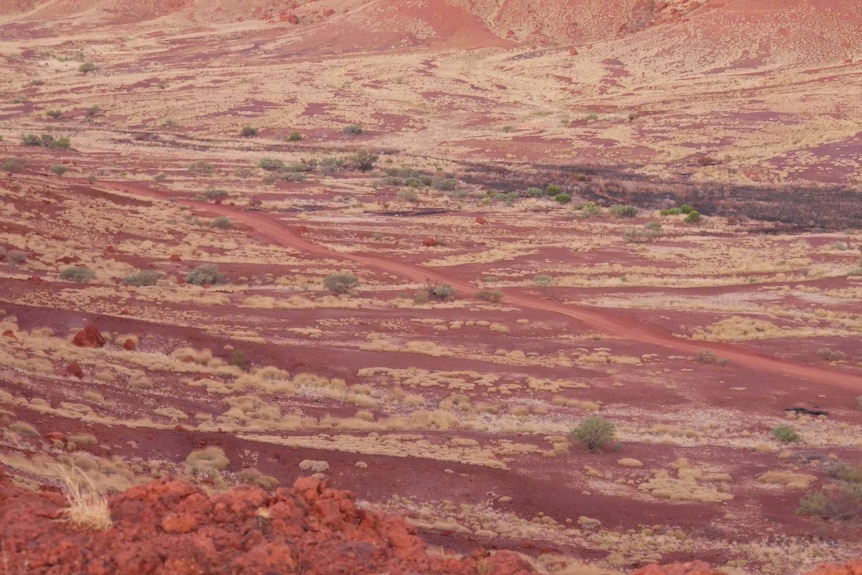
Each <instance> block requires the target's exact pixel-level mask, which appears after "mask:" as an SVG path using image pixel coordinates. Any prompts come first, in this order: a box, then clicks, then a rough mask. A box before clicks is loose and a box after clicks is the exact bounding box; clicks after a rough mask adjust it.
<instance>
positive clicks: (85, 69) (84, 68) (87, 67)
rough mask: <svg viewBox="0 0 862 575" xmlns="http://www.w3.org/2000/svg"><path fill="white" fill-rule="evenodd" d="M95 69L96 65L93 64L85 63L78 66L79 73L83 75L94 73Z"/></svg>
mask: <svg viewBox="0 0 862 575" xmlns="http://www.w3.org/2000/svg"><path fill="white" fill-rule="evenodd" d="M95 69H96V65H95V64H93V63H92V62H84V63H83V64H81V65H80V66H78V72H80V73H81V74H89V73H90V72H92V71H93V70H95Z"/></svg>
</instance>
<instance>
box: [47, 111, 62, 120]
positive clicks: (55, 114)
mask: <svg viewBox="0 0 862 575" xmlns="http://www.w3.org/2000/svg"><path fill="white" fill-rule="evenodd" d="M45 115H46V116H48V117H49V118H53V119H55V120H58V119H59V118H60V116H62V115H63V110H48V111H47V112H45Z"/></svg>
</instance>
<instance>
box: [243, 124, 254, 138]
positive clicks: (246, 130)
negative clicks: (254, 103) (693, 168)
mask: <svg viewBox="0 0 862 575" xmlns="http://www.w3.org/2000/svg"><path fill="white" fill-rule="evenodd" d="M239 135H240V136H242V137H243V138H253V137H255V136H257V128H255V127H253V126H243V127H242V130H240V131H239Z"/></svg>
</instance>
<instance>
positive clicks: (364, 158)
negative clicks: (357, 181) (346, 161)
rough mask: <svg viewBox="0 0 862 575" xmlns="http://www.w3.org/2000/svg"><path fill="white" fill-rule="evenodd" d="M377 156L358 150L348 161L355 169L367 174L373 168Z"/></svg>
mask: <svg viewBox="0 0 862 575" xmlns="http://www.w3.org/2000/svg"><path fill="white" fill-rule="evenodd" d="M378 157H379V156H378V155H377V154H375V153H372V152H369V151H368V150H359V151H358V152H356V153H355V154H353V156H351V158H350V161H351V163H353V164H354V165H356V167H357V168H358V169H359V170H360V171H362V172H367V171H369V170H371V169H373V168H374V164H376V163H377V159H378Z"/></svg>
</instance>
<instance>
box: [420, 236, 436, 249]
mask: <svg viewBox="0 0 862 575" xmlns="http://www.w3.org/2000/svg"><path fill="white" fill-rule="evenodd" d="M422 245H423V246H425V247H426V248H433V247H434V246H436V245H439V244H438V243H437V240H435V239H434V238H425V239H424V240H422Z"/></svg>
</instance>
